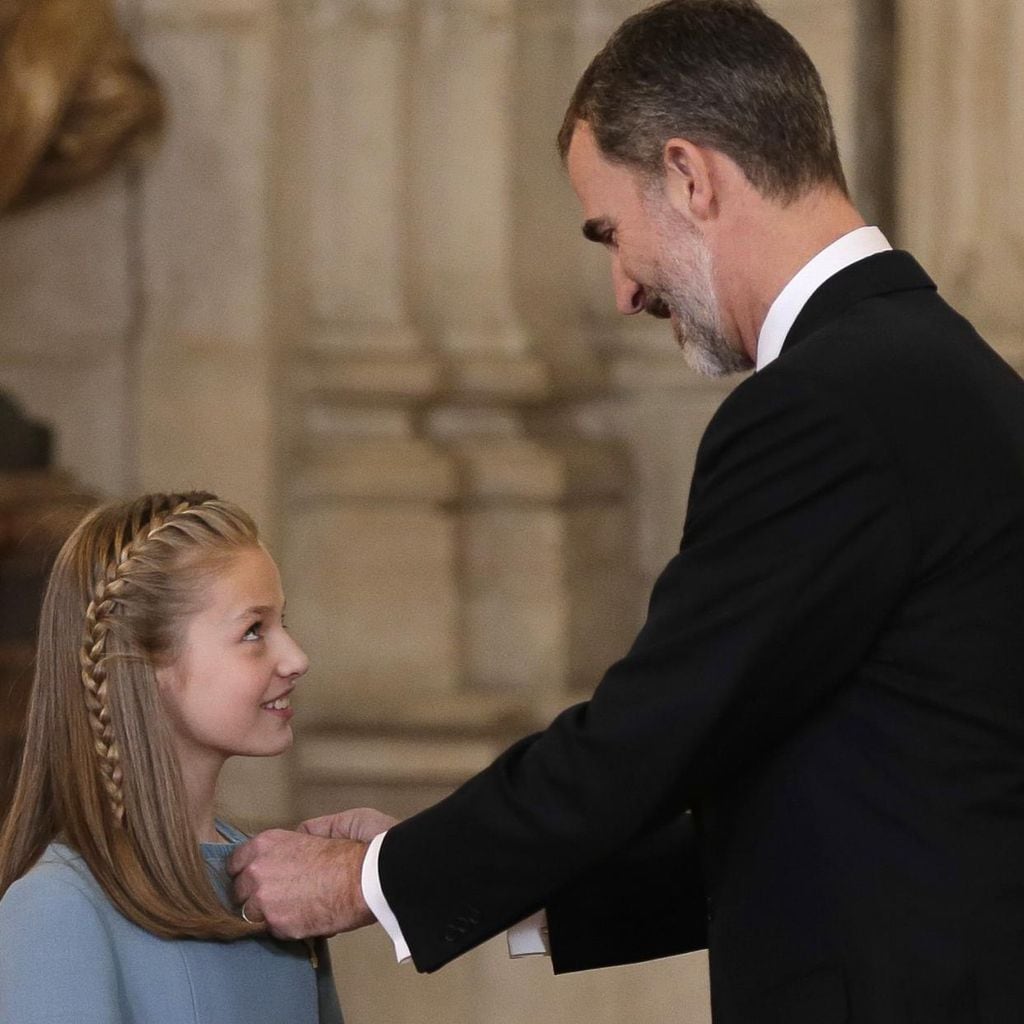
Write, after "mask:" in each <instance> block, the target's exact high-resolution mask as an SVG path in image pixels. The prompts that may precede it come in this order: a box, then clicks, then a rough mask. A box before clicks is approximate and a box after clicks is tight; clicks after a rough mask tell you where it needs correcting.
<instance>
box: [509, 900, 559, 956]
mask: <svg viewBox="0 0 1024 1024" xmlns="http://www.w3.org/2000/svg"><path fill="white" fill-rule="evenodd" d="M507 938H508V955H509V956H510V957H513V958H515V957H520V956H550V954H551V949H550V948H549V946H548V914H547V911H546V910H538V911H537V913H536V914H531V915H530V916H529V917H528V918H527V919H526V920H525V921H520V922H519V924H515V925H513V926H512V927H511V928H509V930H508V932H507Z"/></svg>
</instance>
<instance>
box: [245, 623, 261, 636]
mask: <svg viewBox="0 0 1024 1024" xmlns="http://www.w3.org/2000/svg"><path fill="white" fill-rule="evenodd" d="M262 629H263V623H262V622H254V623H253V624H252V625H251V626H250V627H249V628H248V629H247V630H246V631H245V635H244V636H243V637H242V639H243V640H262V639H263V634H262V633H261V632H260V630H262Z"/></svg>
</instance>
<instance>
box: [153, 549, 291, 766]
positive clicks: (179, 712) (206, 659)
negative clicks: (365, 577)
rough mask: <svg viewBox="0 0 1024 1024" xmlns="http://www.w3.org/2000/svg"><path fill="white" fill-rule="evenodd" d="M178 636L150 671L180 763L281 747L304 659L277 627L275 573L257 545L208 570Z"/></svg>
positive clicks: (279, 599) (287, 738) (279, 606)
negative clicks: (177, 649) (162, 663)
mask: <svg viewBox="0 0 1024 1024" xmlns="http://www.w3.org/2000/svg"><path fill="white" fill-rule="evenodd" d="M182 639H183V644H182V650H181V655H180V656H179V657H178V659H177V660H176V661H175V662H173V663H172V664H171V665H169V666H167V667H166V668H164V669H161V670H160V671H159V672H158V673H157V678H158V679H159V680H160V684H161V692H162V694H163V697H164V701H165V704H166V706H167V708H168V711H169V713H170V719H171V723H172V727H173V731H174V734H175V740H176V742H177V745H178V748H179V754H180V755H181V757H182V759H183V760H182V764H183V765H184V764H185V763H186V761H185V759H186V758H190V757H197V756H198V757H208V756H209V755H211V754H212V755H215V756H219V757H221V758H227V757H230V756H232V755H233V754H242V755H250V756H267V755H272V754H280V753H281V752H282V751H284V750H286V749H287V748H288V747H289V746H290V745H291V742H292V727H291V725H290V724H289V720H290V719H291V717H292V710H291V706H290V703H291V702H290V699H289V695H290V694H291V691H292V689H293V688H294V686H295V682H296V680H297V679H298V678H299V676H301V675H302V674H303V673H304V672H305V671H306V669H307V668H308V667H309V660H308V659H307V658H306V655H305V654H304V653H303V651H302V648H300V647H299V645H298V644H297V643H296V642H295V641H294V640H293V639H292V638H291V636H290V635H289V633H288V631H287V630H286V629H285V625H284V594H283V593H282V590H281V577H280V574H279V573H278V571H277V566H276V565H275V564H274V560H273V559H272V558H271V557H270V555H268V554H267V552H266V551H265V550H264V549H263V547H262V546H254V547H251V548H245V549H243V550H241V551H239V552H238V554H237V555H235V556H234V557H233V558H232V560H231V561H230V562H229V563H228V564H227V566H226V567H225V568H224V569H223V570H221V571H220V572H218V573H217V574H216V575H215V576H213V577H212V580H211V582H210V583H209V585H208V587H207V590H206V594H205V603H204V605H203V606H202V608H201V609H200V610H199V611H198V612H196V613H194V614H193V615H192V616H191V617H190V618H188V619H187V620H186V623H185V628H184V637H183V638H182Z"/></svg>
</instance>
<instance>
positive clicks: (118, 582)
mask: <svg viewBox="0 0 1024 1024" xmlns="http://www.w3.org/2000/svg"><path fill="white" fill-rule="evenodd" d="M205 504H207V502H206V501H200V502H196V503H193V502H190V501H188V500H183V501H180V502H177V503H175V504H174V505H173V507H171V508H170V509H168V510H167V511H165V512H155V511H154V513H153V514H152V515H151V516H150V518H149V520H148V521H147V522H146V523H145V524H144V525H143V526H141V527H140V528H139V530H138V531H137V532H136V533H135V534H134V536H132V537H131V538H130V539H129V540H128V541H127V542H126V543H125V544H123V545H122V547H121V550H120V551H119V552H118V554H117V557H116V558H115V559H114V560H113V561H111V562H110V564H109V565H108V566H107V569H106V572H105V573H104V574H103V576H102V577H101V579H100V581H99V582H98V583H97V584H96V587H95V589H94V590H93V595H92V600H91V601H90V602H89V605H88V607H87V608H86V610H85V636H84V639H83V641H82V647H81V650H80V653H79V663H80V665H81V675H82V685H83V686H84V688H85V706H86V709H87V710H88V713H89V727H90V728H91V730H92V734H93V741H94V745H95V749H96V754H97V756H98V757H99V769H100V775H101V778H102V781H103V788H104V789H105V790H106V792H107V798H108V800H109V801H110V808H111V810H112V811H113V814H114V818H115V819H116V820H117V823H118V824H119V825H124V787H123V782H124V773H123V771H122V769H121V751H120V748H119V747H118V743H117V738H116V737H115V736H114V728H113V725H112V722H111V715H110V702H109V700H108V693H107V669H106V665H105V660H106V646H107V635H108V634H109V632H110V629H111V619H112V618H113V616H114V615H115V613H116V611H117V607H118V605H119V604H121V603H122V602H123V600H124V594H125V591H126V590H127V589H129V588H130V576H129V574H130V570H131V567H132V564H133V562H134V561H135V560H136V559H137V558H138V556H139V555H140V554H142V552H143V551H144V550H145V549H146V546H147V545H148V544H149V543H150V542H151V541H152V540H153V538H154V537H155V536H156V535H157V534H158V533H160V532H161V531H162V530H165V529H167V527H168V526H170V525H172V524H173V522H174V520H175V519H176V518H177V517H179V516H182V515H186V514H188V513H189V512H194V511H195V510H196V509H198V508H201V507H202V506H203V505H205Z"/></svg>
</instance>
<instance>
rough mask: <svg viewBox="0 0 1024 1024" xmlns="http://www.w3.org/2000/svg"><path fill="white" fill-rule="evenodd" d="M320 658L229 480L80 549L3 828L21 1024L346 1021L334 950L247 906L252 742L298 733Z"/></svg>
mask: <svg viewBox="0 0 1024 1024" xmlns="http://www.w3.org/2000/svg"><path fill="white" fill-rule="evenodd" d="M307 667H308V662H307V659H306V656H305V654H304V653H303V652H302V650H301V649H300V648H299V646H298V645H297V644H296V643H295V641H294V640H293V639H292V638H291V636H290V635H289V634H288V632H287V630H286V628H285V624H284V596H283V594H282V590H281V581H280V576H279V574H278V571H277V567H276V566H275V564H274V562H273V560H272V559H271V557H270V556H269V554H268V553H267V551H266V549H265V548H264V547H263V546H262V545H261V543H260V541H259V536H258V534H257V530H256V526H255V524H254V523H253V521H252V520H251V519H250V517H249V516H248V515H246V513H245V512H243V511H242V510H241V509H240V508H238V507H236V506H235V505H232V504H230V503H228V502H226V501H221V500H219V499H218V498H217V497H216V496H215V495H212V494H208V493H204V492H195V493H189V494H155V495H146V496H145V497H142V498H139V499H137V500H135V501H132V502H129V503H119V504H109V505H105V506H103V507H101V508H99V509H97V510H95V511H94V512H92V513H91V514H90V515H89V516H87V517H86V518H85V520H84V521H83V522H82V523H81V524H80V525H79V526H78V527H77V529H76V530H75V532H74V533H73V534H72V535H71V537H70V538H69V539H68V541H67V542H66V543H65V545H64V547H63V548H62V549H61V552H60V554H59V555H58V557H57V561H56V563H55V565H54V568H53V572H52V574H51V576H50V581H49V585H48V587H47V591H46V597H45V599H44V602H43V609H42V615H41V620H40V628H39V639H38V652H37V663H36V675H35V681H34V685H33V692H32V699H31V705H30V708H29V720H28V731H27V737H26V743H25V752H24V757H23V760H22V766H21V773H20V776H19V780H18V785H17V790H16V793H15V797H14V801H13V803H12V806H11V808H10V810H9V812H8V814H7V817H6V821H5V823H4V826H3V830H2V832H0V1020H2V1021H3V1022H4V1024H72V1022H73V1024H200V1022H201V1024H214V1022H216V1024H340V1021H341V1012H340V1010H339V1008H338V1002H337V996H336V994H335V989H334V982H333V979H332V977H331V971H330V964H329V962H328V958H327V954H326V947H325V944H324V943H323V941H322V940H319V941H317V942H315V943H303V942H284V941H278V940H276V939H273V938H271V937H269V936H268V935H266V934H265V933H264V931H263V928H264V926H263V925H261V924H259V923H256V924H253V923H250V922H249V921H248V920H247V919H246V917H245V907H244V906H243V907H235V906H233V905H232V903H231V899H230V888H229V884H228V878H227V874H226V867H225V865H226V860H227V858H228V856H229V855H230V853H231V851H232V849H233V848H234V847H235V845H236V844H238V843H240V842H243V841H244V840H245V837H244V836H243V835H242V834H241V833H240V832H238V831H237V830H236V829H234V828H233V827H232V826H230V825H229V824H227V823H226V822H223V821H220V820H218V819H217V818H216V817H215V816H214V799H215V791H216V785H217V778H218V775H219V773H220V770H221V768H222V767H223V765H224V762H225V761H226V760H227V759H228V758H229V757H231V756H234V755H250V756H270V755H274V754H279V753H281V752H282V751H284V750H285V749H286V748H287V747H288V746H289V745H290V744H291V741H292V731H291V725H290V724H289V719H290V718H291V715H292V711H291V707H290V700H289V695H290V693H291V691H292V689H293V688H294V686H295V683H296V681H297V680H298V679H299V677H300V676H302V675H303V673H304V672H305V671H306V669H307Z"/></svg>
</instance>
